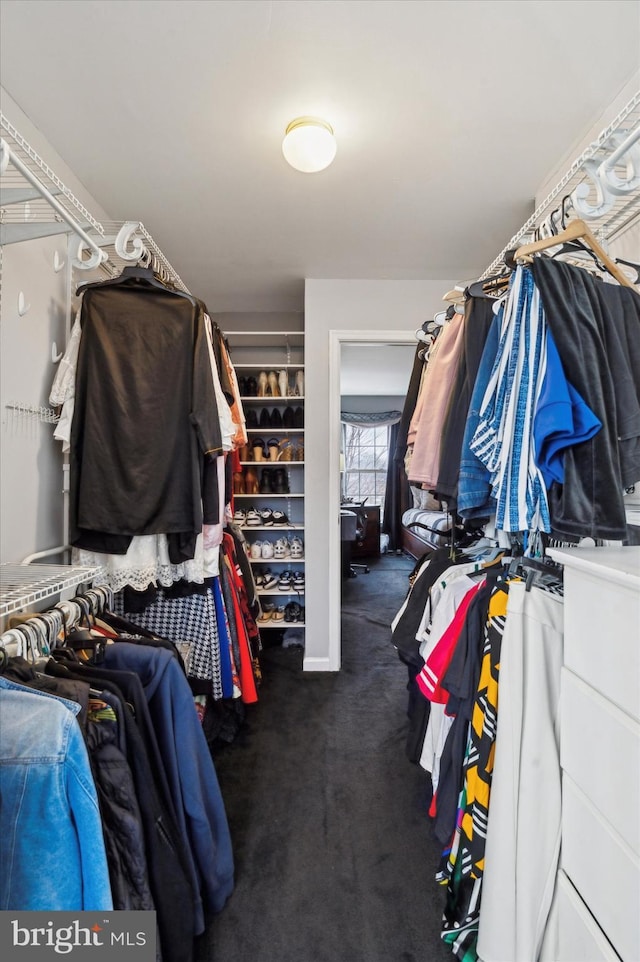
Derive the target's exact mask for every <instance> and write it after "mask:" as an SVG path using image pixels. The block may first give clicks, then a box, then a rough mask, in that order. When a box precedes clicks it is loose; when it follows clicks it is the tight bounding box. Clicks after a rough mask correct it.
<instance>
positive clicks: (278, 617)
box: [271, 605, 284, 621]
mask: <svg viewBox="0 0 640 962" xmlns="http://www.w3.org/2000/svg"><path fill="white" fill-rule="evenodd" d="M271 618H272V620H273V621H284V606H283V605H278V606H277V607H276V608H275V609H274V611H273V614H272V615H271Z"/></svg>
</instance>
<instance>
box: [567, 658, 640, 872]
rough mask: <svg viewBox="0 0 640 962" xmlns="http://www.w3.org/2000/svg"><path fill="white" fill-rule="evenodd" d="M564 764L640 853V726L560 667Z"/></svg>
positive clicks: (612, 824)
mask: <svg viewBox="0 0 640 962" xmlns="http://www.w3.org/2000/svg"><path fill="white" fill-rule="evenodd" d="M560 759H561V764H562V768H563V769H564V770H565V771H566V772H567V774H568V775H570V776H571V778H572V780H573V781H574V782H575V783H576V785H577V786H578V788H581V789H582V791H583V792H584V793H585V795H587V796H588V798H589V799H590V800H591V802H592V803H593V805H594V806H595V807H596V808H597V809H598V811H599V812H600V814H601V815H602V816H603V817H604V818H605V820H606V821H607V822H609V823H610V825H611V826H612V828H614V829H615V831H616V832H618V834H619V835H620V836H621V837H622V838H624V840H625V842H626V843H627V844H628V845H629V847H630V848H631V849H632V850H633V851H634V852H635V854H636V855H640V724H639V723H638V722H637V721H635V720H634V719H632V718H630V717H629V715H627V714H626V712H623V711H621V710H620V709H619V708H617V707H616V706H615V705H613V704H612V703H611V702H610V701H607V700H606V699H605V698H603V697H602V695H600V694H598V692H596V691H594V690H593V688H591V687H590V686H589V685H586V684H585V683H584V682H583V681H581V680H580V678H578V677H577V676H576V675H574V674H573V673H572V672H570V671H567V669H566V668H563V669H562V715H561V737H560Z"/></svg>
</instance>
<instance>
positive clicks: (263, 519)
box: [247, 508, 273, 528]
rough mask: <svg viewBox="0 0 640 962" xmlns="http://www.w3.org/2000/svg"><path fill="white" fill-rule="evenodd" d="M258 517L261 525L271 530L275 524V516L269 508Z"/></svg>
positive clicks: (264, 509)
mask: <svg viewBox="0 0 640 962" xmlns="http://www.w3.org/2000/svg"><path fill="white" fill-rule="evenodd" d="M258 517H259V519H260V521H259V524H261V525H263V527H265V528H270V527H271V525H272V524H273V514H272V513H271V511H270V510H269V508H263V510H262V511H260V513H259V514H258ZM247 523H248V522H247Z"/></svg>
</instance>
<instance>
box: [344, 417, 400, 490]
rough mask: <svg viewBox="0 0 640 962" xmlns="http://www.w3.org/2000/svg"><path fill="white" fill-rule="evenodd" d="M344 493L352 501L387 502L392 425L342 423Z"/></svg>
mask: <svg viewBox="0 0 640 962" xmlns="http://www.w3.org/2000/svg"><path fill="white" fill-rule="evenodd" d="M342 429H343V438H342V439H343V452H344V473H343V478H342V495H343V497H344V498H346V499H351V500H353V501H360V502H362V501H364V499H365V498H366V499H367V504H370V505H371V504H378V505H380V508H381V509H382V508H383V506H384V492H385V487H386V483H387V462H388V457H389V426H388V425H384V426H383V427H375V426H371V427H369V426H362V425H354V424H343V425H342Z"/></svg>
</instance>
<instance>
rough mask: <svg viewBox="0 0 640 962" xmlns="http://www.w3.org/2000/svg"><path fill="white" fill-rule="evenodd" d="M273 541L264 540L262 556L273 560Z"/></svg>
mask: <svg viewBox="0 0 640 962" xmlns="http://www.w3.org/2000/svg"><path fill="white" fill-rule="evenodd" d="M273 555H274V551H273V541H263V542H262V557H263V558H264V559H265V560H271V558H273Z"/></svg>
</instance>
